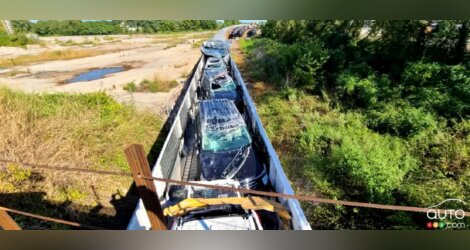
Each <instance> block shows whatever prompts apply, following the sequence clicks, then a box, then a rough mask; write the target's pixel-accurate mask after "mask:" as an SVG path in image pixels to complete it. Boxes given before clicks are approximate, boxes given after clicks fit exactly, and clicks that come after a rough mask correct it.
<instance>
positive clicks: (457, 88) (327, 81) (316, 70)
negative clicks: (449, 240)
mask: <svg viewBox="0 0 470 250" xmlns="http://www.w3.org/2000/svg"><path fill="white" fill-rule="evenodd" d="M469 29H470V22H469V21H437V25H431V22H429V21H376V22H365V21H268V22H267V23H266V24H265V25H264V26H263V27H262V36H263V37H261V38H256V39H251V40H242V41H241V42H240V43H241V47H242V48H243V51H244V53H245V65H244V67H243V69H244V70H245V71H246V72H245V74H246V75H247V76H248V77H249V78H250V79H251V80H252V81H253V82H256V81H266V82H267V83H268V84H269V85H266V86H267V87H266V86H265V89H266V90H265V91H258V90H257V89H256V87H257V86H258V85H256V84H255V85H254V87H253V94H254V96H255V102H256V104H257V109H258V112H259V114H260V117H261V119H262V121H263V124H264V125H265V128H266V131H267V133H268V135H269V137H270V138H271V139H272V142H273V145H274V146H275V148H276V150H277V151H278V153H279V156H280V158H281V161H282V162H283V165H284V167H285V168H286V171H287V173H288V175H289V177H290V178H291V180H293V181H294V184H295V185H294V186H295V188H296V189H297V191H298V192H302V193H308V194H312V195H317V196H322V197H328V198H333V199H345V200H354V201H362V202H377V203H382V204H397V205H408V206H421V207H429V206H431V205H435V204H437V203H439V202H441V201H443V200H444V199H448V198H457V199H461V200H464V201H467V202H468V201H469V200H470V192H469V190H470V189H469V188H470V178H469V177H470V121H469V119H470V109H469V108H470V89H469V87H470V74H469V73H470V71H469V67H470V61H469V59H470V55H469V52H468V48H467V41H468V39H469ZM257 84H258V83H257ZM269 86H272V87H269ZM273 87H274V88H273ZM467 204H468V203H467ZM302 205H303V207H304V209H305V211H306V213H307V216H308V218H309V220H310V222H311V224H312V225H313V227H314V228H330V229H333V228H351V229H354V228H369V229H373V228H423V227H424V225H425V222H426V221H427V219H426V215H423V214H416V213H403V212H390V211H381V210H372V209H363V208H361V209H359V208H349V207H342V206H333V205H315V206H313V205H312V204H307V203H305V204H302ZM450 205H451V204H450ZM459 208H461V207H459ZM464 209H466V210H469V209H470V207H469V206H467V207H465V208H464ZM467 222H468V221H467Z"/></svg>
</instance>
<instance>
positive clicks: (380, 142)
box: [300, 114, 416, 202]
mask: <svg viewBox="0 0 470 250" xmlns="http://www.w3.org/2000/svg"><path fill="white" fill-rule="evenodd" d="M314 120H315V122H314V123H312V124H310V125H309V126H308V127H307V128H306V129H305V130H304V132H303V133H301V135H300V145H301V147H302V148H303V149H304V150H305V154H306V155H309V156H311V160H310V164H309V165H308V166H306V170H305V171H307V172H309V171H312V170H311V169H312V168H319V169H320V170H321V171H322V172H323V173H324V174H325V176H327V178H329V180H330V181H331V182H333V183H335V185H338V186H341V187H342V188H343V189H344V190H348V196H349V197H355V198H362V199H365V200H368V201H375V202H391V201H392V199H393V197H392V194H393V191H394V190H396V189H397V188H399V187H400V185H401V183H402V181H403V179H404V177H405V175H406V174H407V173H408V172H409V171H410V170H412V169H413V168H414V167H415V166H416V161H415V159H414V158H413V157H412V156H411V155H410V153H409V152H408V151H409V150H408V147H407V144H406V143H405V142H404V141H403V140H400V139H397V138H393V137H390V136H384V135H380V134H377V133H374V132H372V131H370V130H368V129H367V128H366V127H364V126H363V125H362V118H361V116H359V115H357V114H347V115H342V114H341V115H340V114H335V115H328V116H325V117H317V118H316V119H314Z"/></svg>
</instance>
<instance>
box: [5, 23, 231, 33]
mask: <svg viewBox="0 0 470 250" xmlns="http://www.w3.org/2000/svg"><path fill="white" fill-rule="evenodd" d="M235 23H238V21H237V20H227V21H225V22H217V21H215V20H181V21H173V20H111V21H80V20H44V21H37V22H30V21H28V20H14V21H12V24H13V27H14V29H15V30H16V32H19V33H36V34H38V35H40V36H55V35H57V36H59V35H63V36H70V35H111V34H125V33H135V32H138V33H162V32H180V31H197V30H215V29H218V28H220V27H222V26H225V25H233V24H235Z"/></svg>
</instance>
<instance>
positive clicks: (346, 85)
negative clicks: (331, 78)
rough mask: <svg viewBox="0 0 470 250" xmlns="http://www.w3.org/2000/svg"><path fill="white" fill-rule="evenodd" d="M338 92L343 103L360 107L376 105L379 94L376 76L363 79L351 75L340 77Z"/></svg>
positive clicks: (345, 74)
mask: <svg viewBox="0 0 470 250" xmlns="http://www.w3.org/2000/svg"><path fill="white" fill-rule="evenodd" d="M336 90H337V95H338V97H339V98H340V101H341V102H343V103H346V104H348V105H350V106H358V107H370V106H373V105H375V104H376V103H377V98H378V92H379V90H378V88H377V84H376V79H375V76H374V75H372V76H369V77H367V78H362V79H361V78H359V77H357V76H355V75H353V74H351V73H343V74H341V75H340V76H339V77H338V79H337V89H336Z"/></svg>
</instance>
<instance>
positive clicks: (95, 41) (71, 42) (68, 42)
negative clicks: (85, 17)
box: [55, 37, 100, 47]
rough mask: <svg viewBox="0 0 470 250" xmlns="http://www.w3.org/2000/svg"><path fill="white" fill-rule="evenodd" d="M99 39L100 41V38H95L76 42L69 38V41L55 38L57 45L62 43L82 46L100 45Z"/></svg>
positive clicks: (63, 44) (62, 44)
mask: <svg viewBox="0 0 470 250" xmlns="http://www.w3.org/2000/svg"><path fill="white" fill-rule="evenodd" d="M95 38H96V37H95ZM99 41H100V40H99V39H98V40H96V39H93V40H88V39H86V40H85V41H83V42H75V41H74V40H72V39H69V40H67V41H61V40H59V39H55V43H56V44H57V45H60V46H81V47H82V46H84V45H92V46H96V45H98V43H99Z"/></svg>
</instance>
